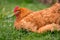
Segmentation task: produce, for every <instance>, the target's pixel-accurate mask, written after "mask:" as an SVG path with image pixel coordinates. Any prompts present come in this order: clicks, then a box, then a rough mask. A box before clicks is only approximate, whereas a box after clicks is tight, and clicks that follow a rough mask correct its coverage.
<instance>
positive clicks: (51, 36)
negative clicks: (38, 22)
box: [0, 0, 60, 40]
mask: <svg viewBox="0 0 60 40" xmlns="http://www.w3.org/2000/svg"><path fill="white" fill-rule="evenodd" d="M20 1H21V0H20ZM17 5H18V6H20V7H26V8H29V9H31V10H34V11H37V10H41V9H44V8H47V7H48V6H47V5H43V4H41V3H25V2H22V3H19V1H13V0H11V1H4V0H2V1H1V0H0V40H60V32H57V31H55V32H46V33H43V34H38V33H33V32H27V31H25V30H16V29H15V28H14V20H15V16H14V17H12V18H9V19H6V17H9V16H11V15H12V14H13V9H14V7H15V6H17Z"/></svg>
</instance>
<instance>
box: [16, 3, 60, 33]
mask: <svg viewBox="0 0 60 40" xmlns="http://www.w3.org/2000/svg"><path fill="white" fill-rule="evenodd" d="M23 15H24V14H23ZM17 20H18V19H17ZM16 22H17V21H16ZM53 23H54V24H53ZM53 25H55V26H53ZM15 27H16V28H17V29H20V28H23V29H27V30H30V31H33V32H38V33H41V32H44V31H48V30H50V31H54V28H57V29H56V30H58V29H59V30H60V4H59V3H56V4H55V5H53V6H52V7H50V8H47V9H44V10H41V11H36V12H32V13H30V14H29V15H27V16H26V17H24V18H23V19H22V20H21V21H18V22H17V24H15Z"/></svg>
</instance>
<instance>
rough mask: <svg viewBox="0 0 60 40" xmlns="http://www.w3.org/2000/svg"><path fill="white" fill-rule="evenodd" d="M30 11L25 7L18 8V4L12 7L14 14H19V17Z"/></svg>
mask: <svg viewBox="0 0 60 40" xmlns="http://www.w3.org/2000/svg"><path fill="white" fill-rule="evenodd" d="M31 12H32V11H31V10H29V9H27V8H20V7H18V6H16V7H15V8H14V14H15V15H16V17H17V16H20V17H25V16H26V15H28V14H29V13H31Z"/></svg>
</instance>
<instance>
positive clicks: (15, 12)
mask: <svg viewBox="0 0 60 40" xmlns="http://www.w3.org/2000/svg"><path fill="white" fill-rule="evenodd" d="M19 10H20V8H19V6H16V7H15V8H14V15H16V16H18V15H19V12H20V11H19Z"/></svg>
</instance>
